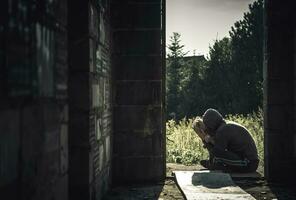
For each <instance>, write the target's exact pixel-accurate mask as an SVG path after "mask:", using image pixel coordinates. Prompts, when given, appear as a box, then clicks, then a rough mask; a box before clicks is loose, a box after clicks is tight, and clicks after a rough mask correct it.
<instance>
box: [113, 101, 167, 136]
mask: <svg viewBox="0 0 296 200" xmlns="http://www.w3.org/2000/svg"><path fill="white" fill-rule="evenodd" d="M161 117H162V111H161V107H157V106H116V107H115V108H114V130H115V131H126V132H130V133H133V132H141V133H142V135H143V136H144V137H145V136H149V135H153V132H154V131H161V130H162V118H161Z"/></svg>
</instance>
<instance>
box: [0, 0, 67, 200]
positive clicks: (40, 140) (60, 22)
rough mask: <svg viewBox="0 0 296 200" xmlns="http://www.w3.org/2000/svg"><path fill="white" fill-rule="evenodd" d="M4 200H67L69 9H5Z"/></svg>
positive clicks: (11, 4)
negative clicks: (67, 30)
mask: <svg viewBox="0 0 296 200" xmlns="http://www.w3.org/2000/svg"><path fill="white" fill-rule="evenodd" d="M0 13H1V14H0V15H1V16H0V20H1V23H0V36H1V37H0V46H1V47H0V63H1V64H0V74H1V75H0V76H1V78H0V177H1V178H0V193H1V199H2V198H3V199H32V200H33V199H36V200H40V199H44V200H46V199H49V200H53V199H54V200H59V199H60V200H64V199H67V195H68V192H67V190H68V189H67V185H68V176H67V172H68V146H67V141H68V138H67V137H68V131H67V129H68V107H67V102H66V100H67V34H66V25H67V4H66V1H65V0H51V1H50V0H41V1H22V0H3V1H1V3H0Z"/></svg>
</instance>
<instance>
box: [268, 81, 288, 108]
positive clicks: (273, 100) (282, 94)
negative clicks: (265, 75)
mask: <svg viewBox="0 0 296 200" xmlns="http://www.w3.org/2000/svg"><path fill="white" fill-rule="evenodd" d="M267 84H268V86H267V87H268V90H267V94H266V96H267V102H268V104H270V105H272V104H281V105H282V104H290V103H292V98H293V95H292V91H293V85H291V83H290V82H289V81H286V80H268V83H267ZM288 91H290V92H288Z"/></svg>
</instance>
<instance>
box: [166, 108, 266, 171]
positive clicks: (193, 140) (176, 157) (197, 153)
mask: <svg viewBox="0 0 296 200" xmlns="http://www.w3.org/2000/svg"><path fill="white" fill-rule="evenodd" d="M226 120H230V121H234V122H237V123H239V124H242V125H243V126H245V127H246V128H247V129H248V130H249V131H250V132H251V134H252V136H253V138H254V140H255V143H256V146H257V149H258V154H259V158H260V166H259V171H263V164H264V163H263V158H264V157H263V156H264V145H263V139H264V138H263V115H262V110H259V111H258V112H254V113H251V114H248V115H227V116H226ZM192 122H193V119H186V118H184V119H182V120H180V121H179V122H178V123H177V122H176V121H174V120H169V121H168V122H167V124H166V132H167V162H174V163H182V164H185V165H193V164H197V163H198V162H199V161H200V160H203V159H207V158H208V152H207V150H206V149H205V148H203V143H202V142H201V140H200V139H199V137H198V136H197V134H196V133H195V132H194V131H193V129H192V128H191V125H192Z"/></svg>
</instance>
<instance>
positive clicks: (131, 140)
mask: <svg viewBox="0 0 296 200" xmlns="http://www.w3.org/2000/svg"><path fill="white" fill-rule="evenodd" d="M161 12H162V1H161V0H142V1H140V0H121V1H118V0H113V1H111V26H112V39H113V46H112V50H113V51H112V66H113V71H114V79H113V80H114V92H113V105H114V145H113V163H112V169H113V170H112V173H113V174H112V175H113V183H114V184H121V183H127V182H132V183H135V182H149V181H161V180H163V179H164V177H165V173H164V172H165V137H164V135H165V133H164V129H163V125H164V124H163V123H164V120H163V116H164V113H163V104H164V102H163V101H164V98H163V95H165V91H164V90H163V89H164V87H163V84H164V81H165V77H164V73H163V70H164V66H163V53H164V48H163V43H162V42H164V40H163V39H164V38H163V34H162V33H163V32H162V31H163V29H162V28H163V27H162V15H161Z"/></svg>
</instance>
